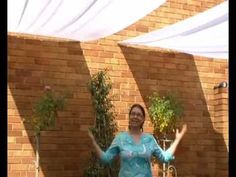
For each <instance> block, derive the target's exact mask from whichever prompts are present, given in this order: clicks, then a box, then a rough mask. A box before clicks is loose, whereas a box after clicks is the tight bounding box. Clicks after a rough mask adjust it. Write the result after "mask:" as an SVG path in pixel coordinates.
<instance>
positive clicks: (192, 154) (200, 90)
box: [8, 0, 228, 177]
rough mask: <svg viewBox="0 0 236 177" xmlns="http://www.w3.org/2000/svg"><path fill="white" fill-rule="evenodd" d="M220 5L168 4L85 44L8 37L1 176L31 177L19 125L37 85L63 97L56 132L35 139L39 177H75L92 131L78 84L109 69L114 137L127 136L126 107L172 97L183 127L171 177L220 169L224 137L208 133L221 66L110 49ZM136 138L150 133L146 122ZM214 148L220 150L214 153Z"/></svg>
mask: <svg viewBox="0 0 236 177" xmlns="http://www.w3.org/2000/svg"><path fill="white" fill-rule="evenodd" d="M220 2H222V0H221V1H216V0H207V1H203V0H202V1H194V0H192V1H176V0H175V1H174V0H172V1H168V2H167V3H165V4H164V5H163V6H162V7H161V8H159V9H157V10H156V11H154V12H152V13H150V14H149V15H148V16H146V17H144V18H143V19H141V20H140V21H138V22H137V23H135V24H134V25H132V26H130V27H128V28H126V29H124V30H122V31H121V32H118V33H116V34H114V35H112V36H109V37H107V38H104V39H100V40H98V41H93V42H87V43H80V42H75V41H62V40H60V39H54V38H45V37H37V36H30V35H19V34H9V36H8V48H9V50H8V173H9V176H10V177H14V176H17V177H26V176H27V177H32V176H34V174H35V170H34V160H35V143H34V141H35V140H34V137H33V131H32V130H31V129H30V127H29V126H28V125H27V124H25V123H23V121H22V119H23V118H24V117H25V116H27V115H30V113H31V106H32V104H33V103H34V102H35V100H36V99H37V98H38V97H39V96H40V95H42V92H43V87H44V85H51V86H52V88H53V89H55V90H56V91H64V90H68V91H70V93H71V94H70V97H69V99H68V101H67V106H66V109H65V110H64V111H63V112H60V113H59V117H58V119H57V122H56V128H55V129H53V130H51V131H45V132H42V136H41V150H40V158H41V159H40V160H41V170H40V176H41V177H42V176H45V177H46V176H47V177H56V176H58V177H81V176H83V169H84V168H86V166H87V158H88V157H89V152H88V149H89V148H90V144H89V140H88V137H87V134H86V130H87V128H88V127H89V126H91V125H92V124H93V118H92V117H93V113H92V107H91V101H90V95H89V93H88V91H87V88H86V83H87V82H88V80H89V79H90V76H91V74H93V73H95V72H97V71H98V70H100V69H103V68H109V75H110V76H111V79H112V82H113V89H112V94H113V95H114V100H113V103H114V105H115V111H116V113H117V118H116V120H117V123H118V125H119V131H122V130H127V124H128V115H127V113H128V109H129V106H130V105H132V104H133V103H136V102H138V103H141V104H142V105H144V106H145V108H146V107H147V106H148V100H147V96H148V95H150V94H151V93H152V92H153V91H161V92H165V91H168V90H175V91H178V92H179V95H180V98H181V100H182V101H183V103H184V107H185V115H184V118H183V119H184V121H185V122H187V123H188V126H189V128H188V134H186V137H185V139H183V141H182V142H181V144H180V147H179V149H178V150H177V152H176V160H175V162H174V163H175V164H176V167H177V170H178V176H182V177H203V176H204V177H208V176H209V177H214V176H215V174H216V173H217V172H218V171H217V170H220V169H221V168H220V166H221V164H220V163H217V161H218V159H219V158H223V157H222V156H220V154H219V153H217V152H218V151H221V152H223V153H226V152H227V147H228V144H227V143H225V140H226V139H227V138H226V132H225V131H224V132H219V131H217V129H216V128H215V126H214V125H216V124H214V123H215V122H216V120H217V119H216V118H215V117H214V116H216V115H215V100H214V99H215V93H214V90H213V87H214V86H215V84H217V83H219V82H221V81H223V80H227V79H228V78H227V74H228V68H227V67H228V65H227V61H225V60H217V59H207V58H203V57H193V56H191V55H187V54H183V53H178V52H174V51H166V50H161V49H154V48H152V49H151V48H142V49H141V48H132V47H122V46H118V45H117V41H120V40H123V39H126V38H128V37H132V36H137V35H139V34H142V33H145V32H148V31H152V30H153V29H158V28H161V27H164V26H166V25H168V24H172V23H174V22H177V21H179V20H181V19H185V18H187V17H189V16H192V15H194V14H196V13H198V12H201V11H204V10H206V9H208V8H210V7H212V6H214V5H215V4H218V3H220ZM157 22H158V23H157ZM222 118H223V119H227V116H225V117H222ZM144 130H145V131H147V132H152V126H151V124H150V121H149V117H148V116H147V118H146V122H145V127H144ZM216 137H217V138H216ZM218 143H220V146H215V145H217V144H218ZM216 154H218V155H216ZM224 157H225V156H224ZM155 169H156V168H155ZM224 169H225V167H224ZM224 169H223V170H224Z"/></svg>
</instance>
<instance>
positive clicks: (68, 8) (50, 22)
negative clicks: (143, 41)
mask: <svg viewBox="0 0 236 177" xmlns="http://www.w3.org/2000/svg"><path fill="white" fill-rule="evenodd" d="M165 1H166V0H8V31H9V32H17V33H26V34H27V33H28V34H35V35H46V36H52V37H61V38H68V39H72V40H78V41H91V40H96V39H99V38H103V37H106V36H109V35H112V34H114V33H116V32H118V31H120V30H122V29H124V28H126V27H128V26H129V25H131V24H133V23H135V22H136V21H138V20H139V19H140V18H143V17H144V16H145V15H147V14H148V13H150V12H151V11H153V10H154V9H156V8H158V7H159V6H160V5H162V4H163V3H165Z"/></svg>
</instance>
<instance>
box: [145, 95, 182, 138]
mask: <svg viewBox="0 0 236 177" xmlns="http://www.w3.org/2000/svg"><path fill="white" fill-rule="evenodd" d="M149 102H150V105H149V108H148V112H149V116H150V119H151V122H152V124H153V125H154V134H155V135H157V134H162V135H163V136H164V137H165V136H166V134H168V133H171V132H173V130H174V129H175V128H176V126H177V122H178V120H180V119H181V118H182V115H183V106H182V104H181V103H180V102H179V101H178V100H177V97H176V96H175V94H174V93H173V92H168V94H166V95H165V96H161V95H160V94H158V93H157V92H154V93H153V94H152V95H151V96H150V97H149Z"/></svg>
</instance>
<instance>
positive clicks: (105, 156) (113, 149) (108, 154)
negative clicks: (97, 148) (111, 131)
mask: <svg viewBox="0 0 236 177" xmlns="http://www.w3.org/2000/svg"><path fill="white" fill-rule="evenodd" d="M119 143H120V141H119V136H118V135H117V136H116V137H115V138H114V140H113V141H112V143H111V145H110V147H109V148H108V149H107V150H106V151H105V152H103V153H102V156H101V158H100V159H101V161H102V163H104V164H108V163H110V162H111V161H112V160H113V159H114V157H115V156H116V155H118V154H119V152H120V149H119Z"/></svg>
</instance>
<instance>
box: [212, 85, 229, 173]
mask: <svg viewBox="0 0 236 177" xmlns="http://www.w3.org/2000/svg"><path fill="white" fill-rule="evenodd" d="M213 123H214V127H215V131H216V132H217V133H216V136H215V150H216V151H215V152H216V153H215V154H216V158H215V162H216V163H215V165H216V169H215V174H216V175H215V176H216V177H227V176H228V150H229V149H228V147H229V146H228V88H224V87H221V88H218V87H217V88H215V89H214V121H213Z"/></svg>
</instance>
